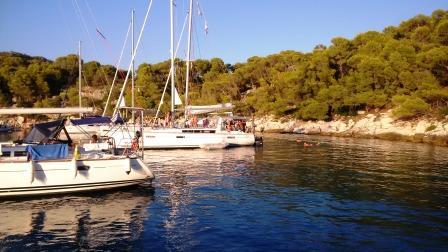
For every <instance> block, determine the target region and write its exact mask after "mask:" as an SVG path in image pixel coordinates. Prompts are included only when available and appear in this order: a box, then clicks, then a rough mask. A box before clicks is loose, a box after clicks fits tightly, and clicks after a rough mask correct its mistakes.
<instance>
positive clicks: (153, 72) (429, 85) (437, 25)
mask: <svg viewBox="0 0 448 252" xmlns="http://www.w3.org/2000/svg"><path fill="white" fill-rule="evenodd" d="M331 42H332V44H331V45H330V46H324V45H317V46H316V47H315V48H314V50H313V51H312V52H310V53H300V52H295V51H291V50H289V51H282V52H280V53H276V54H273V55H268V56H266V57H259V56H254V57H251V58H249V59H247V61H246V62H244V63H237V64H234V65H231V64H226V63H225V62H224V61H223V60H222V59H219V58H213V59H210V60H205V59H199V60H195V61H193V62H192V64H191V75H190V78H189V79H190V82H189V96H188V98H189V104H193V105H202V104H210V103H219V102H233V103H234V104H237V107H238V109H239V110H241V111H245V112H244V113H247V111H249V110H250V111H253V112H255V113H256V114H258V115H267V114H271V115H276V116H285V115H289V116H296V117H298V118H302V119H311V120H327V119H331V116H332V115H333V114H335V113H337V114H346V115H351V114H353V113H355V112H356V111H357V110H359V109H366V110H369V109H385V108H394V113H395V114H396V115H397V116H398V117H400V118H411V117H414V116H418V115H421V114H424V113H429V111H437V110H438V111H440V113H441V114H442V115H443V113H444V112H443V111H445V110H444V109H445V108H446V106H447V104H448V74H447V69H448V12H447V11H446V10H436V11H434V12H433V13H432V14H431V16H425V15H418V16H415V17H413V18H411V19H409V20H405V21H403V22H402V23H401V24H400V25H399V26H396V27H394V26H390V27H386V28H385V29H384V31H383V32H378V31H367V32H365V33H360V34H358V35H357V36H356V37H355V38H354V39H346V38H341V37H337V38H334V39H332V41H331ZM175 64H176V73H175V81H176V84H175V85H176V88H177V90H178V91H179V94H180V95H181V96H185V91H186V86H185V79H186V77H185V74H186V64H185V62H183V61H181V60H179V59H176V61H175ZM83 69H84V70H83V72H84V79H85V80H86V81H87V83H84V84H83V86H89V88H93V89H94V90H108V88H107V87H108V86H109V85H110V83H111V81H112V79H113V76H114V74H115V70H116V69H115V68H114V67H112V66H108V65H101V64H100V63H98V62H95V61H92V62H87V63H84V64H83ZM169 70H170V62H169V61H163V62H160V63H156V64H146V63H143V64H141V65H140V66H139V67H138V71H137V79H136V82H135V83H136V94H135V97H136V106H140V107H144V108H157V106H158V104H159V101H160V100H161V98H162V93H163V90H164V89H165V84H166V81H167V76H168V73H169ZM125 75H126V72H125V71H123V70H120V71H119V74H118V80H117V81H116V84H117V85H116V87H117V88H116V89H115V90H113V92H112V98H111V100H112V101H115V100H116V99H117V97H118V94H119V90H118V89H119V87H121V85H122V84H123V79H124V76H125ZM77 81H78V56H77V55H67V56H64V57H59V58H57V59H56V60H55V61H54V62H52V61H49V60H46V59H44V58H39V57H30V56H28V55H24V54H20V53H7V52H4V53H0V91H1V92H0V105H1V106H11V105H18V106H58V105H64V106H67V105H72V106H73V105H75V106H76V105H77V103H78V92H77ZM88 90H90V89H88ZM89 92H90V91H89ZM89 92H88V91H87V88H85V89H83V97H84V96H86V94H88V93H89ZM170 92H171V90H170V85H168V87H167V89H166V95H165V96H164V100H163V105H162V110H165V111H166V110H168V109H169V107H170V102H169V101H170V95H169V94H170ZM103 93H105V94H106V95H104V96H103V97H89V98H87V97H84V98H83V99H84V100H85V101H83V102H86V103H87V102H92V100H93V102H94V103H95V104H99V102H100V101H102V102H103V103H104V102H105V100H106V98H107V92H103ZM183 98H185V97H183ZM130 99H131V98H130V85H129V83H128V86H127V90H126V102H127V103H128V104H129V101H130ZM99 105H102V104H99ZM430 109H431V110H430ZM447 114H448V113H447Z"/></svg>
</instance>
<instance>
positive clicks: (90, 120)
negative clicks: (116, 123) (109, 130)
mask: <svg viewBox="0 0 448 252" xmlns="http://www.w3.org/2000/svg"><path fill="white" fill-rule="evenodd" d="M70 122H71V123H72V124H73V125H89V124H109V123H111V122H112V121H111V120H110V117H107V116H91V117H85V118H82V119H71V120H70Z"/></svg>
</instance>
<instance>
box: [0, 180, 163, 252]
mask: <svg viewBox="0 0 448 252" xmlns="http://www.w3.org/2000/svg"><path fill="white" fill-rule="evenodd" d="M154 194H155V190H154V187H151V186H133V187H129V188H122V189H121V190H118V189H115V190H106V191H97V192H89V193H77V194H64V195H54V196H46V197H39V198H36V197H33V198H26V199H23V198H21V199H14V200H8V201H3V202H0V247H1V250H2V251H8V250H11V251H33V250H36V251H37V250H38V251H41V250H58V251H60V250H70V251H72V250H111V249H114V248H120V249H122V250H130V249H132V247H133V246H134V243H135V242H136V241H138V240H139V236H140V235H141V234H142V231H143V229H144V220H145V219H146V218H147V216H148V210H147V209H148V207H149V205H150V204H151V203H152V202H153V201H154Z"/></svg>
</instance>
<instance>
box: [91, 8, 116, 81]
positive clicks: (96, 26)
mask: <svg viewBox="0 0 448 252" xmlns="http://www.w3.org/2000/svg"><path fill="white" fill-rule="evenodd" d="M84 3H85V5H86V6H87V9H88V11H89V14H90V17H91V18H92V20H93V23H94V25H95V30H96V32H97V34H98V35H100V37H101V38H102V40H101V41H102V42H103V43H104V44H105V45H106V49H107V54H108V55H109V57H110V58H111V59H113V58H114V56H113V53H112V51H113V50H112V46H111V45H110V43H109V41H108V40H107V38H106V36H104V32H102V31H103V29H101V27H100V26H99V25H98V22H97V20H96V18H95V15H94V14H93V11H92V8H90V4H89V2H88V1H87V0H84ZM117 68H118V67H117ZM120 77H121V78H124V74H123V73H122V72H121V71H120Z"/></svg>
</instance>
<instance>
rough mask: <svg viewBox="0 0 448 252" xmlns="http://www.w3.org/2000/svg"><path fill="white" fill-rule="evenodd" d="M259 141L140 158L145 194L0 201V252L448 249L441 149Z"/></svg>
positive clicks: (447, 161)
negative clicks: (150, 174) (149, 173)
mask: <svg viewBox="0 0 448 252" xmlns="http://www.w3.org/2000/svg"><path fill="white" fill-rule="evenodd" d="M297 138H300V139H302V140H305V141H309V142H314V143H316V142H317V141H319V143H320V144H319V145H317V146H313V147H308V148H307V147H304V146H303V143H297V142H296V139H297ZM264 139H265V142H264V146H263V147H257V148H252V147H248V148H246V147H244V148H233V149H225V150H209V151H207V150H169V151H166V150H148V151H145V162H147V163H148V164H149V165H150V166H151V167H152V169H153V170H154V172H155V175H156V180H155V181H154V183H153V186H152V187H138V188H130V189H128V190H124V191H109V192H101V193H95V194H87V195H76V196H73V195H71V196H70V195H68V196H59V197H50V198H41V199H32V200H25V201H23V200H22V201H11V200H9V201H0V248H1V249H0V250H18V249H20V250H27V249H30V248H36V247H35V246H39V248H40V249H44V250H60V249H68V250H73V249H82V250H84V249H86V250H89V249H100V250H110V249H117V248H119V249H123V250H142V249H145V250H151V249H152V250H207V251H210V250H212V251H215V250H267V249H268V250H269V249H275V250H292V251H297V250H307V249H313V250H321V249H324V250H334V249H338V250H360V249H363V248H368V249H374V250H391V249H392V250H415V249H417V250H426V249H429V248H431V249H433V250H443V249H444V248H446V247H447V245H448V242H447V239H446V238H447V237H448V215H447V214H446V212H447V207H448V203H447V202H448V169H447V167H448V148H442V147H435V146H429V145H423V144H413V143H399V142H389V141H381V140H362V139H344V138H330V137H307V136H297V135H265V136H264Z"/></svg>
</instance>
